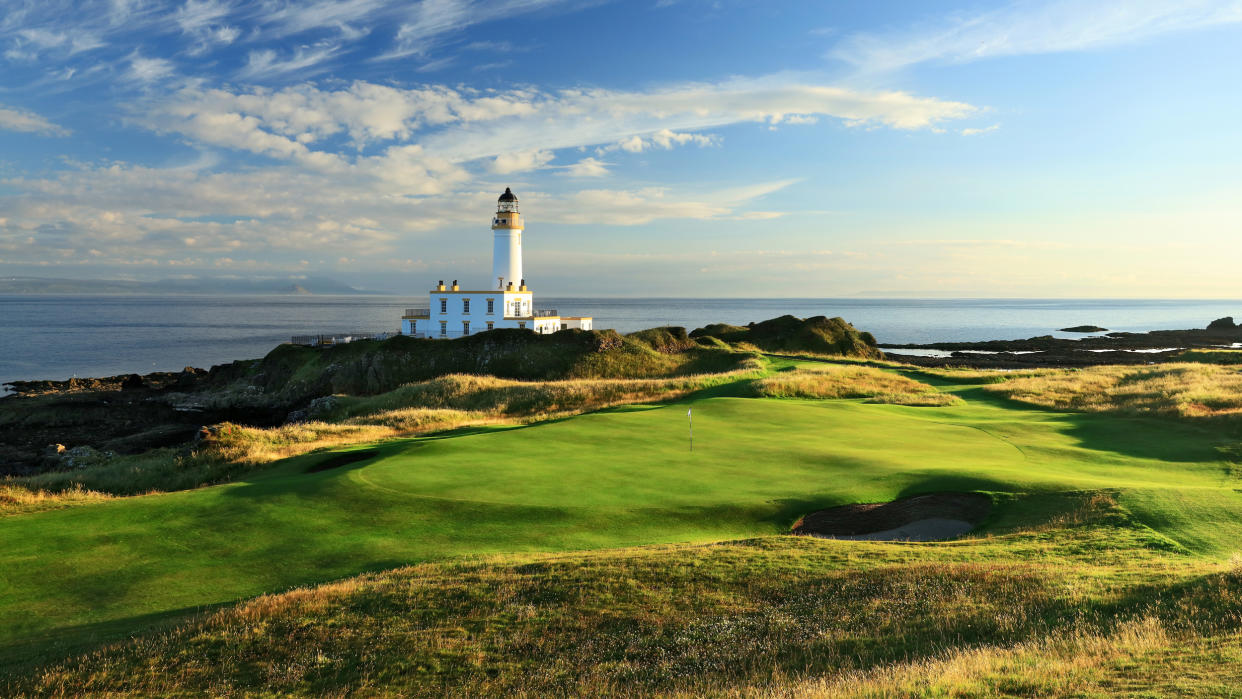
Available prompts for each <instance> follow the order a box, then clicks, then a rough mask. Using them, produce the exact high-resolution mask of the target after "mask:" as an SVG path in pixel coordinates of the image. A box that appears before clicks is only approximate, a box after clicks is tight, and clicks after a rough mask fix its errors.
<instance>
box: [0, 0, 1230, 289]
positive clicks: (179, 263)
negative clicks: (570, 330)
mask: <svg viewBox="0 0 1242 699" xmlns="http://www.w3.org/2000/svg"><path fill="white" fill-rule="evenodd" d="M505 187H512V188H513V190H514V192H515V193H516V194H517V195H518V197H519V198H520V202H521V207H522V214H523V218H524V219H525V222H526V234H525V236H524V253H525V258H526V260H525V270H526V276H527V280H528V282H529V285H530V286H531V288H532V289H533V290H535V291H536V292H538V293H541V294H544V295H553V296H639V297H643V296H645V297H652V296H685V297H709V296H728V297H756V296H762V297H847V296H854V295H870V296H949V297H1033V298H1045V297H1048V298H1053V297H1107V298H1124V297H1137V298H1242V288H1240V286H1242V283H1240V282H1239V278H1240V275H1239V274H1238V270H1239V266H1240V264H1242V254H1240V253H1242V0H1179V1H1178V2H1167V1H1166V0H1159V1H1156V0H1120V1H1118V0H1092V1H1091V2H1081V0H1049V1H1045V2H1012V3H1005V2H948V1H946V2H934V3H932V2H926V1H925V0H910V1H905V2H894V1H889V0H866V1H862V0H859V1H857V2H845V1H843V0H837V1H832V0H822V1H815V2H812V1H810V0H803V1H800V2H795V1H792V0H768V1H766V2H747V1H744V0H711V1H708V0H613V1H608V0H583V1H579V2H572V1H564V0H421V1H420V2H410V1H408V0H407V1H403V2H389V1H387V0H318V1H313V0H311V1H303V2H286V1H284V0H258V1H255V0H250V1H242V0H179V1H176V2H148V1H146V0H99V1H90V0H81V1H79V2H62V1H60V0H0V275H3V276H35V277H49V278H79V279H86V278H99V279H133V280H157V279H170V278H182V277H244V278H279V279H285V278H293V279H296V278H302V277H305V276H327V277H331V278H334V279H338V280H341V281H343V282H346V283H349V284H351V285H353V286H356V287H359V288H365V289H371V290H377V291H385V292H393V293H399V294H416V293H422V292H424V291H425V290H426V289H429V288H430V287H431V285H432V284H434V282H436V281H437V280H439V279H460V280H462V282H463V283H466V284H469V283H477V284H482V283H484V282H485V281H486V280H487V279H488V278H489V277H490V256H491V232H490V229H489V226H490V221H491V213H492V212H493V211H494V210H495V202H496V197H497V196H498V195H499V194H500V193H501V192H503V191H504V188H505Z"/></svg>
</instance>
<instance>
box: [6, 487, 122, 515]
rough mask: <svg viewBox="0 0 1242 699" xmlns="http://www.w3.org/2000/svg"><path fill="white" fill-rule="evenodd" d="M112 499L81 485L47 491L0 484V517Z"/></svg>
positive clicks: (110, 496) (105, 494) (107, 495)
mask: <svg viewBox="0 0 1242 699" xmlns="http://www.w3.org/2000/svg"><path fill="white" fill-rule="evenodd" d="M112 497H113V496H112V495H109V494H107V493H100V492H97V491H94V490H86V489H84V488H82V487H81V485H78V486H76V487H73V488H69V489H66V490H60V491H47V490H42V489H37V488H23V487H21V486H14V485H8V484H0V515H14V514H23V513H26V512H37V511H40V510H49V509H56V508H60V507H69V506H70V505H77V504H81V503H86V502H99V501H102V500H108V499H110V498H112Z"/></svg>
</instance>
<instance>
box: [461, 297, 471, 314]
mask: <svg viewBox="0 0 1242 699" xmlns="http://www.w3.org/2000/svg"><path fill="white" fill-rule="evenodd" d="M461 312H462V313H469V312H470V299H462V300H461Z"/></svg>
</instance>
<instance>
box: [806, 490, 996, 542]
mask: <svg viewBox="0 0 1242 699" xmlns="http://www.w3.org/2000/svg"><path fill="white" fill-rule="evenodd" d="M991 510H992V499H991V498H989V497H988V496H986V495H981V494H979V493H932V494H929V495H916V496H914V497H909V498H902V499H901V500H894V501H892V502H869V503H858V504H855V505H843V506H841V507H832V508H829V509H827V510H820V511H818V512H812V513H811V514H809V515H806V516H805V517H803V518H802V519H800V520H798V521H797V523H795V524H794V526H793V533H794V534H801V535H806V536H818V537H821V538H825V539H849V540H853V541H942V540H944V539H952V538H954V537H958V536H961V535H962V534H965V533H966V532H969V531H970V530H972V529H974V528H975V526H976V525H978V524H979V522H982V521H983V519H984V518H985V517H987V516H988V513H989V512H991Z"/></svg>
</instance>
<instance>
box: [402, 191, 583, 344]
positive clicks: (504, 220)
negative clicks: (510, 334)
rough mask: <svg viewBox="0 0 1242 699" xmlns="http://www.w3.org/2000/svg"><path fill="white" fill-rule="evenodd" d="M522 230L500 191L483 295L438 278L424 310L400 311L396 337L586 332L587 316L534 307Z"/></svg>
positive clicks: (510, 196) (514, 204)
mask: <svg viewBox="0 0 1242 699" xmlns="http://www.w3.org/2000/svg"><path fill="white" fill-rule="evenodd" d="M523 227H524V226H523V224H522V214H521V213H520V212H519V211H518V198H517V195H516V194H514V193H513V190H512V189H510V188H508V187H505V193H504V194H501V195H500V198H499V199H498V200H496V213H495V215H494V216H492V278H491V279H490V280H488V282H487V283H486V284H480V285H477V286H476V287H475V288H476V289H484V291H477V290H476V291H468V290H466V289H462V288H461V286H460V285H459V284H458V283H457V280H456V279H454V280H453V283H452V284H451V285H446V284H445V283H444V280H443V279H441V280H439V281H438V282H436V285H435V288H433V289H432V290H431V293H430V295H429V296H428V299H427V301H428V303H427V307H426V308H407V309H406V310H405V315H403V316H401V333H402V334H404V335H412V336H414V337H425V338H437V339H450V338H455V337H464V336H466V335H475V334H478V333H481V332H487V331H489V330H499V329H501V328H510V329H515V330H530V331H532V332H536V333H539V334H540V335H548V334H551V333H554V332H558V331H561V330H590V329H591V325H592V318H591V317H590V316H563V315H561V314H560V313H559V312H558V311H556V310H552V309H543V310H539V309H536V308H535V294H534V292H533V291H531V290H530V289H529V288H527V286H526V279H525V277H524V276H523V272H522V229H523ZM467 289H469V287H467Z"/></svg>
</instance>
